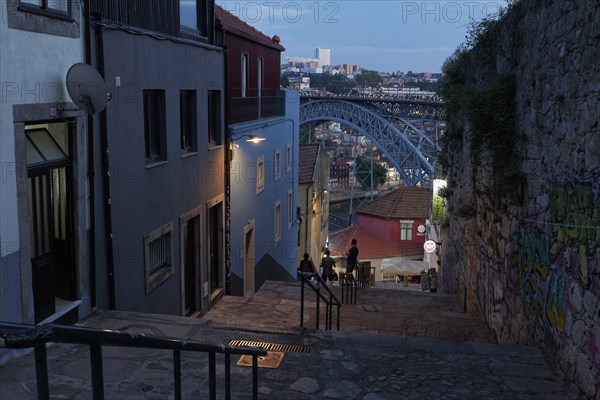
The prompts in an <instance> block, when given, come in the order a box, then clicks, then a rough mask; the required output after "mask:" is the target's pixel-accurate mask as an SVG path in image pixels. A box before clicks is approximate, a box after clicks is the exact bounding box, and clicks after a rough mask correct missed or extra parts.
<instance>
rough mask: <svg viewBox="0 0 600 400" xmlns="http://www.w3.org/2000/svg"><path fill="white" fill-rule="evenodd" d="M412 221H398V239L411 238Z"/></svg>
mask: <svg viewBox="0 0 600 400" xmlns="http://www.w3.org/2000/svg"><path fill="white" fill-rule="evenodd" d="M413 224H414V221H400V240H412V239H413Z"/></svg>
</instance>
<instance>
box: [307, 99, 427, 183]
mask: <svg viewBox="0 0 600 400" xmlns="http://www.w3.org/2000/svg"><path fill="white" fill-rule="evenodd" d="M388 110H389V111H390V113H389V115H388V117H389V119H386V118H384V117H383V116H381V115H380V113H378V112H376V111H373V110H372V109H370V108H367V107H365V105H361V104H358V103H357V102H354V101H348V100H342V99H338V98H333V99H331V98H329V99H327V98H321V99H308V100H304V101H303V102H302V104H301V106H300V124H301V125H303V124H309V123H313V122H327V121H336V122H340V123H341V124H343V125H346V126H348V127H350V128H351V129H354V130H355V131H357V132H359V133H360V134H362V135H363V136H365V137H367V138H368V139H369V140H370V141H371V142H372V143H373V144H375V145H376V146H377V147H378V148H379V149H380V150H381V151H382V152H383V153H384V154H385V156H386V157H387V158H388V160H389V161H390V163H391V164H392V166H393V167H394V168H396V170H397V171H398V173H399V174H400V177H401V178H402V180H403V181H404V182H405V183H406V184H407V185H409V186H416V185H421V186H425V187H430V186H431V185H432V181H433V177H434V168H435V167H434V166H435V159H436V155H437V151H438V147H437V145H436V143H434V141H433V140H432V139H431V137H430V136H429V135H427V134H425V133H424V132H423V131H421V130H420V129H418V128H416V127H415V126H414V125H413V124H412V123H410V122H409V121H407V120H406V119H405V118H402V117H399V116H397V115H398V114H396V115H394V116H393V118H391V114H393V113H392V112H391V110H390V109H388ZM385 114H388V113H385Z"/></svg>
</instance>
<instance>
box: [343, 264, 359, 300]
mask: <svg viewBox="0 0 600 400" xmlns="http://www.w3.org/2000/svg"><path fill="white" fill-rule="evenodd" d="M339 279H340V286H341V287H342V303H344V304H356V289H357V288H358V281H357V280H356V279H354V275H353V274H352V272H343V273H341V274H340V278H339ZM344 295H345V296H344Z"/></svg>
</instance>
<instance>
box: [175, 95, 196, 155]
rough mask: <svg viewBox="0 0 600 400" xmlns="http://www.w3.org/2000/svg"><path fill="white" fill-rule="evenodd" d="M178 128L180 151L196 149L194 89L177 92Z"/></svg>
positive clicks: (188, 151)
mask: <svg viewBox="0 0 600 400" xmlns="http://www.w3.org/2000/svg"><path fill="white" fill-rule="evenodd" d="M179 129H180V139H181V153H182V154H185V153H190V152H193V151H197V150H198V148H197V146H196V136H197V131H196V91H195V90H182V91H180V92H179Z"/></svg>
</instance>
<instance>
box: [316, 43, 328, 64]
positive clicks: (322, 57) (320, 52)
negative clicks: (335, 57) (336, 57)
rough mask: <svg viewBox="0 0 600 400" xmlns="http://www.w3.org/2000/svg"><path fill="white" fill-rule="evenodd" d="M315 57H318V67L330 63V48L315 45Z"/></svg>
mask: <svg viewBox="0 0 600 400" xmlns="http://www.w3.org/2000/svg"><path fill="white" fill-rule="evenodd" d="M315 58H318V59H319V67H323V66H325V65H331V49H322V48H320V47H317V48H316V49H315Z"/></svg>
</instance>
